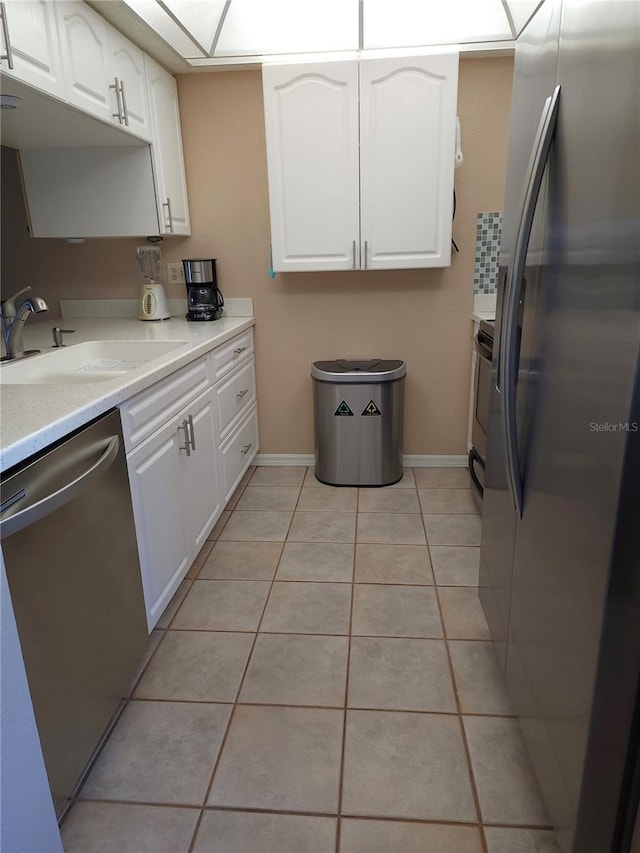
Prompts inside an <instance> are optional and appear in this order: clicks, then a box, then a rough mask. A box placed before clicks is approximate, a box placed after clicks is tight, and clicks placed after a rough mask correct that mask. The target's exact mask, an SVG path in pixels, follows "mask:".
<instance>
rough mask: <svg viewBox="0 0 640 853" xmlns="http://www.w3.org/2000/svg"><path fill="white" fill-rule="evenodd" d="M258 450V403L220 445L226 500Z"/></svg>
mask: <svg viewBox="0 0 640 853" xmlns="http://www.w3.org/2000/svg"><path fill="white" fill-rule="evenodd" d="M257 452H258V405H257V403H254V404H253V406H252V407H251V409H250V410H249V412H248V414H247V415H246V416H245V417H244V418H243V419H242V421H241V423H239V424H238V426H237V428H236V429H234V430H233V432H232V433H231V435H230V436H229V438H228V439H227V440H226V441H225V442H224V443H223V444H222V445H221V447H220V456H221V457H222V469H223V472H224V501H225V503H226V502H227V501H228V500H229V498H230V497H231V495H232V494H233V493H234V491H235V490H236V487H237V485H238V483H239V482H240V480H241V479H242V476H243V474H244V472H245V471H246V470H247V468H248V467H249V465H250V464H251V462H252V460H253V457H254V456H255V455H256V453H257Z"/></svg>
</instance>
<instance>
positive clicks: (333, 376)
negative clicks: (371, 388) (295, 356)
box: [311, 358, 407, 384]
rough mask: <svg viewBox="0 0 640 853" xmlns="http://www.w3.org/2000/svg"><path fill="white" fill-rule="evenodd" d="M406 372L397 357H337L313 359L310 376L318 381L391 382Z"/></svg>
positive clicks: (404, 365)
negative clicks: (330, 359) (323, 359)
mask: <svg viewBox="0 0 640 853" xmlns="http://www.w3.org/2000/svg"><path fill="white" fill-rule="evenodd" d="M406 372H407V366H406V364H405V363H404V361H400V359H397V358H396V359H382V358H370V359H366V360H358V359H352V358H338V359H336V360H335V361H314V362H313V365H312V367H311V376H312V377H313V378H314V379H318V380H319V381H320V382H353V383H356V382H357V383H359V384H364V383H366V382H392V381H393V380H394V379H401V378H402V377H403V376H405V375H406Z"/></svg>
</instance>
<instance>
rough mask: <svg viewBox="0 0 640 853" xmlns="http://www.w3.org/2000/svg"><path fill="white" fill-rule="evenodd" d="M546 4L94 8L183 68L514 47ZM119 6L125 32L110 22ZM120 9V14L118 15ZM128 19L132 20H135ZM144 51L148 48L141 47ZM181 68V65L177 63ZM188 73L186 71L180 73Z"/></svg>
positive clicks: (306, 0) (199, 1) (493, 0)
mask: <svg viewBox="0 0 640 853" xmlns="http://www.w3.org/2000/svg"><path fill="white" fill-rule="evenodd" d="M542 2H544V0H120V2H118V3H104V2H93V3H91V5H93V6H95V7H96V8H97V9H98V10H99V11H100V12H102V13H103V14H104V15H105V17H107V18H109V19H110V20H112V22H113V23H115V24H116V26H120V28H121V29H123V31H124V32H125V34H127V35H129V36H130V37H131V38H134V40H135V36H134V34H133V32H132V29H137V30H138V33H137V34H138V35H140V28H141V26H143V27H145V28H147V30H148V32H149V33H153V34H154V36H155V37H156V39H158V38H159V39H161V40H162V42H163V43H164V45H165V48H166V46H168V47H169V48H171V50H172V51H173V52H175V54H177V55H178V56H179V57H181V58H182V60H183V63H186V66H187V67H188V66H192V67H194V68H195V67H199V68H203V67H207V66H221V65H222V66H224V65H237V64H239V63H247V62H254V63H255V62H261V61H264V60H268V59H273V58H275V57H276V56H279V55H291V54H306V53H335V52H350V51H356V50H377V49H386V48H395V49H399V48H413V47H427V46H431V45H445V44H459V45H461V46H465V45H469V46H473V45H476V46H477V47H479V46H480V45H483V46H485V47H486V46H487V45H489V46H490V45H495V46H496V47H500V46H505V47H507V46H508V47H512V46H513V42H514V39H515V38H516V36H517V35H518V33H519V32H520V30H521V29H522V27H523V26H524V25H525V24H526V22H527V21H528V20H529V18H530V17H531V15H532V14H533V13H534V11H535V10H536V8H537V7H538V6H540V5H541V3H542ZM114 7H121V13H122V12H123V11H124V10H126V14H125V15H122V14H121V18H122V19H123V21H124V23H125V24H126V23H127V18H128V23H129V24H131V20H132V18H135V19H136V21H137V27H133V28H131V27H127V26H123V21H118V20H115V18H114V13H116V9H114ZM122 7H124V10H123V8H122ZM132 13H133V14H132ZM146 47H148V44H147V45H146ZM181 64H182V63H181ZM184 70H186V69H184Z"/></svg>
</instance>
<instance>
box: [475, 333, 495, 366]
mask: <svg viewBox="0 0 640 853" xmlns="http://www.w3.org/2000/svg"><path fill="white" fill-rule="evenodd" d="M473 345H474V347H475V350H476V352H477V353H478V355H479V356H480V357H481V358H486V359H487V361H488V362H489V364H491V359H492V357H493V350H492V349H491V348H490V347H488V346H487V345H486V344H485V343H483V342H482V341H481V340H479V338H478V336H477V335H476V336H475V338H474V339H473Z"/></svg>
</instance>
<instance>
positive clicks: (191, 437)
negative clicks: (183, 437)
mask: <svg viewBox="0 0 640 853" xmlns="http://www.w3.org/2000/svg"><path fill="white" fill-rule="evenodd" d="M185 423H186V424H187V426H188V427H189V430H188V432H187V437H188V440H189V441H190V442H191V449H192V450H195V449H196V431H195V428H194V426H193V415H189V417H188V419H187V421H185Z"/></svg>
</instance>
